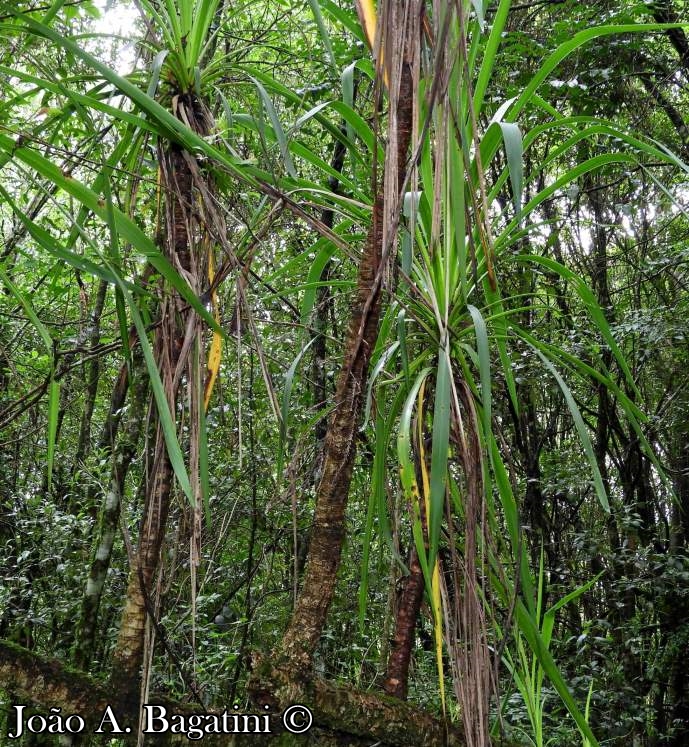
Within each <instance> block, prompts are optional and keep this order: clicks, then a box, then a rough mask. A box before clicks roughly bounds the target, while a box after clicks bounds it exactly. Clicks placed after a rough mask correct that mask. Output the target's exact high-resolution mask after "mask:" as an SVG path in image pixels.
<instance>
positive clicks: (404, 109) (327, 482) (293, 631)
mask: <svg viewBox="0 0 689 747" xmlns="http://www.w3.org/2000/svg"><path fill="white" fill-rule="evenodd" d="M412 94H413V92H412V81H411V70H410V68H409V66H408V65H407V64H404V65H403V70H402V79H401V87H400V94H399V107H398V111H397V120H398V134H397V152H396V153H395V154H393V158H395V160H396V167H397V183H398V184H400V185H401V184H402V183H403V182H404V175H405V171H406V159H407V150H408V148H409V143H410V140H411V127H412V100H413V99H412ZM383 192H384V190H383ZM383 206H384V200H383V194H382V193H379V194H378V195H377V197H376V200H375V202H374V205H373V216H372V222H371V227H370V229H369V232H368V236H367V240H366V245H365V247H364V253H363V256H362V258H361V263H360V265H359V277H358V283H357V293H356V299H355V301H354V306H353V311H352V316H351V318H350V322H349V328H348V333H347V341H346V344H345V354H344V360H343V362H342V368H341V370H340V375H339V378H338V382H337V387H336V390H335V403H336V407H335V410H334V412H333V414H332V416H331V418H330V422H329V425H328V432H327V434H326V438H325V450H324V457H323V469H322V474H321V479H320V483H319V485H318V490H317V494H316V511H315V517H314V524H313V530H312V533H311V540H310V544H309V555H308V558H307V563H306V569H305V572H304V581H303V585H302V590H301V593H300V595H299V598H298V600H297V605H296V607H295V610H294V614H293V616H292V620H291V622H290V624H289V627H288V629H287V631H286V633H285V636H284V638H283V640H282V645H281V652H280V653H281V655H282V656H284V657H285V658H286V659H287V660H289V661H290V662H291V664H292V666H294V667H296V668H297V669H299V670H301V671H302V672H306V671H308V670H309V668H310V666H311V661H312V656H313V652H314V650H315V648H316V646H317V644H318V641H319V639H320V637H321V633H322V631H323V627H324V625H325V621H326V617H327V613H328V609H329V608H330V603H331V601H332V598H333V594H334V591H335V584H336V580H337V571H338V568H339V565H340V559H341V553H342V543H343V540H344V536H345V510H346V506H347V498H348V494H349V486H350V482H351V478H352V470H353V467H354V459H355V457H356V431H357V428H358V426H359V421H360V417H361V412H362V404H363V397H364V394H365V389H366V378H367V373H368V365H369V361H370V359H371V354H372V352H373V348H374V346H375V342H376V338H377V335H378V321H379V318H380V312H381V297H380V283H379V278H378V277H377V276H378V272H379V270H380V265H381V260H382V255H383V210H384V207H383Z"/></svg>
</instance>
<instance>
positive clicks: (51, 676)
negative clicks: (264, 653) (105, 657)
mask: <svg viewBox="0 0 689 747" xmlns="http://www.w3.org/2000/svg"><path fill="white" fill-rule="evenodd" d="M259 666H260V671H261V676H260V677H257V678H256V679H255V680H254V686H255V688H256V689H255V691H254V693H253V695H254V700H255V702H261V701H262V702H265V703H267V704H270V705H271V710H270V712H269V713H270V728H271V734H270V735H269V736H268V737H267V738H266V739H264V738H263V737H262V736H261V735H258V734H251V735H249V736H247V738H246V740H243V739H241V738H240V739H237V738H236V737H234V736H232V735H222V736H218V737H214V736H213V735H212V734H208V735H207V736H205V737H204V739H203V744H204V745H206V744H208V745H227V747H230V745H233V746H236V745H237V744H247V745H261V744H272V745H279V744H284V745H289V747H294V745H297V744H309V745H314V747H324V745H326V744H338V745H364V744H369V745H370V744H371V742H372V741H374V742H375V743H376V744H378V745H379V747H443V746H444V745H453V746H455V747H462V745H464V744H465V740H464V737H463V734H462V731H461V729H460V728H458V727H456V726H455V727H446V725H445V724H444V723H442V722H441V721H438V720H437V719H435V718H434V717H433V716H432V715H430V714H428V713H426V712H425V711H422V710H420V709H419V708H416V707H414V706H411V705H409V704H407V703H403V702H401V701H399V700H397V699H395V698H389V697H387V696H384V695H376V694H375V693H370V692H361V691H358V690H355V689H352V688H346V687H336V686H335V685H332V684H330V683H328V682H325V681H323V680H321V679H318V678H314V679H313V680H312V681H311V682H310V683H309V686H308V688H307V689H306V690H303V691H301V696H302V698H303V699H302V700H300V701H299V702H300V703H302V704H303V705H305V706H306V707H307V708H309V709H310V711H311V713H312V715H313V719H314V726H313V727H312V729H310V730H309V732H308V733H307V734H305V735H304V737H303V738H300V737H296V736H294V735H292V734H284V737H285V740H284V741H283V740H281V739H280V737H279V736H278V735H280V734H281V732H282V731H283V726H282V723H283V720H282V717H281V710H280V709H282V708H284V707H285V706H286V705H288V704H293V703H294V701H291V702H290V701H289V700H285V701H284V703H283V704H280V703H279V702H277V701H276V699H275V697H274V695H273V693H274V692H282V691H286V690H288V689H290V687H291V684H290V679H289V673H287V672H285V670H278V669H273V668H271V667H270V666H269V665H268V664H267V663H264V664H261V665H259ZM267 683H269V685H268V690H269V691H270V694H268V695H266V692H267V690H266V687H265V686H266V684H267ZM262 687H263V689H262ZM0 689H2V690H9V689H12V691H13V692H14V694H15V696H16V697H17V699H18V702H22V703H25V702H27V701H28V702H29V703H31V704H33V705H35V706H37V707H39V708H41V709H42V710H43V711H45V712H47V710H48V709H49V708H61V709H62V715H63V716H65V717H66V716H67V715H68V714H70V713H78V714H80V715H81V716H82V717H83V719H84V721H85V722H86V729H85V731H84V733H85V734H87V733H92V732H93V730H94V729H95V728H96V727H97V725H98V724H99V722H100V720H101V719H102V716H103V714H104V712H105V710H106V708H107V706H108V705H109V706H110V707H111V708H112V712H113V714H114V715H115V717H116V718H117V720H118V723H119V724H120V725H121V726H122V728H124V727H125V726H129V727H130V728H131V732H130V733H129V734H122V735H118V737H119V738H122V739H124V740H125V741H126V742H130V741H133V740H135V739H136V729H134V728H133V726H134V725H135V724H136V721H137V719H138V717H139V707H138V704H137V703H136V702H134V703H133V702H132V701H131V700H128V698H127V697H126V692H125V691H121V690H118V689H117V687H114V686H112V685H110V686H105V685H103V684H102V683H100V682H98V681H96V680H94V679H92V678H91V677H89V676H88V675H87V674H84V673H83V672H79V671H76V670H73V669H66V668H65V667H64V666H63V665H62V664H61V663H60V662H58V661H56V660H54V659H48V658H46V657H43V656H40V655H38V654H34V653H33V652H31V651H27V650H26V649H24V648H22V647H21V646H16V645H15V644H12V643H8V642H6V641H2V640H0ZM149 702H151V703H160V704H162V705H164V706H165V707H166V708H167V711H168V713H170V714H171V713H177V714H182V715H190V714H191V713H204V711H203V709H201V708H200V707H199V706H190V705H189V704H187V703H178V702H175V701H172V700H170V699H169V698H164V697H160V696H155V697H153V696H151V698H150V700H149ZM224 707H225V708H227V709H228V711H229V710H231V707H230V706H227V705H224ZM207 712H208V713H217V712H218V711H216V710H215V709H208V711H207ZM106 728H107V724H106ZM164 739H165V738H164ZM165 741H166V742H168V741H169V742H173V741H174V742H176V743H177V742H179V743H184V744H188V741H187V740H186V739H185V738H184V737H181V738H177V739H175V737H174V735H169V734H168V735H167V738H166V739H165ZM504 747H509V745H508V744H507V743H505V745H504Z"/></svg>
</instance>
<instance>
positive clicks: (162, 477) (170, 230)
mask: <svg viewBox="0 0 689 747" xmlns="http://www.w3.org/2000/svg"><path fill="white" fill-rule="evenodd" d="M184 105H188V106H189V111H191V110H192V109H193V107H194V106H195V99H193V98H192V97H188V101H187V98H185V100H184V103H183V104H178V106H184ZM159 150H160V160H161V170H162V182H163V184H164V185H165V188H166V194H167V201H166V234H167V236H166V245H165V246H166V253H167V255H168V256H167V258H168V260H169V261H170V263H171V264H172V265H173V266H174V267H175V268H176V269H177V270H178V271H179V272H180V274H181V275H182V276H183V277H184V278H185V279H186V280H187V281H193V280H194V278H195V276H196V270H197V268H195V267H194V238H195V236H194V228H193V226H194V220H195V219H194V211H193V200H194V197H193V185H194V177H193V174H192V172H191V167H190V164H189V161H188V160H187V158H186V154H185V153H184V152H183V151H182V150H181V149H180V148H179V147H178V146H177V145H174V144H173V145H171V146H169V147H168V148H166V149H164V148H162V146H161V147H160V149H159ZM165 293H166V294H167V295H166V297H165V298H164V300H163V301H162V303H161V305H160V325H159V326H158V328H157V330H156V342H155V355H156V363H157V366H158V371H159V373H160V378H161V381H162V384H163V388H164V390H165V394H166V396H167V401H168V407H169V409H170V412H171V413H172V414H173V417H174V415H175V413H176V411H177V390H178V387H179V381H180V378H181V377H180V376H179V375H178V367H179V366H182V365H184V360H182V359H181V356H182V355H183V351H182V347H183V341H184V336H185V330H186V326H187V320H188V317H189V314H191V313H193V312H192V311H190V310H189V309H188V308H187V305H186V304H185V303H183V302H182V299H181V298H180V296H179V294H178V293H177V292H176V291H174V290H173V289H166V291H165ZM149 474H150V476H149V483H148V486H147V491H146V500H145V503H144V510H143V514H142V517H141V524H140V529H139V542H138V547H137V549H136V552H135V554H134V558H133V562H132V566H131V568H130V572H129V581H128V585H127V596H126V601H125V606H124V610H123V612H122V620H121V623H120V631H119V635H118V639H117V647H116V649H115V653H114V655H113V663H112V671H111V680H112V682H113V684H116V685H118V686H119V687H121V688H123V689H126V690H128V691H129V693H130V695H131V697H135V696H136V695H138V691H139V682H140V670H141V666H142V663H143V658H144V651H145V629H146V615H147V614H148V612H149V611H150V610H151V609H152V607H153V604H152V589H153V580H154V577H155V575H156V572H157V570H158V567H159V560H160V552H161V548H162V545H163V540H164V538H165V530H166V525H167V518H168V512H169V508H170V497H171V490H172V484H173V469H172V464H171V463H170V459H169V457H168V453H167V448H166V445H165V439H164V437H163V431H162V427H161V425H160V423H158V427H157V429H156V437H155V447H154V449H153V464H152V468H151V470H150V473H149Z"/></svg>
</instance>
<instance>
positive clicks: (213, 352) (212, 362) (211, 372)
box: [203, 251, 222, 410]
mask: <svg viewBox="0 0 689 747" xmlns="http://www.w3.org/2000/svg"><path fill="white" fill-rule="evenodd" d="M214 277H215V265H214V263H213V252H212V251H211V252H209V253H208V280H209V282H210V283H213V278H214ZM211 306H212V308H213V318H214V319H215V321H216V322H218V324H220V312H219V310H218V294H217V293H216V292H215V291H213V293H212V294H211ZM221 358H222V337H221V336H220V334H219V333H218V332H215V331H214V332H213V340H212V341H211V347H210V350H209V351H208V375H207V377H206V386H205V390H204V393H203V408H204V410H207V409H208V403H209V402H210V401H211V394H213V386H214V385H215V380H216V379H217V378H218V373H219V372H220V359H221Z"/></svg>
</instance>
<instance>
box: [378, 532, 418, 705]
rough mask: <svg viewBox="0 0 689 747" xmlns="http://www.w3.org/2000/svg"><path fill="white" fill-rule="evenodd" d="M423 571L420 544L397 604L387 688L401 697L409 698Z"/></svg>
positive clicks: (388, 691) (410, 561)
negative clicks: (410, 669)
mask: <svg viewBox="0 0 689 747" xmlns="http://www.w3.org/2000/svg"><path fill="white" fill-rule="evenodd" d="M423 589H424V580H423V571H422V570H421V564H420V563H419V555H418V553H417V551H416V547H414V546H413V547H412V549H411V552H410V557H409V575H408V576H405V577H404V578H403V579H402V589H401V592H400V594H399V599H398V604H397V617H396V620H395V635H394V638H393V640H392V644H391V648H390V655H389V657H388V664H387V669H386V671H385V677H384V679H383V690H385V692H386V693H387V694H388V695H392V696H393V697H394V698H399V699H400V700H406V698H407V686H408V680H409V663H410V661H411V654H412V650H413V648H414V640H415V637H416V636H415V631H416V621H417V619H418V617H419V611H420V610H421V602H422V601H423Z"/></svg>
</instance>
